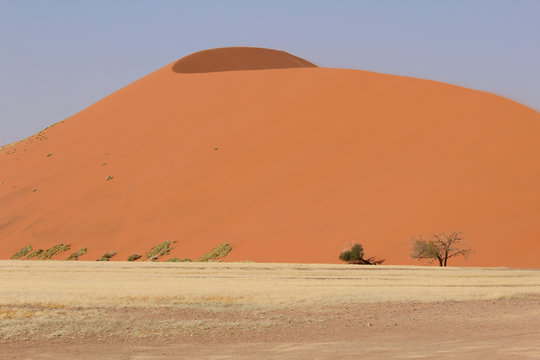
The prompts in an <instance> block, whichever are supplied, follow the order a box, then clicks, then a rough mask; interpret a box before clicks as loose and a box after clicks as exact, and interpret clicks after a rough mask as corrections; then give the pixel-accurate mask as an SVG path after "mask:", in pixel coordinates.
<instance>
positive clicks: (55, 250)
mask: <svg viewBox="0 0 540 360" xmlns="http://www.w3.org/2000/svg"><path fill="white" fill-rule="evenodd" d="M70 247H71V245H70V244H66V245H64V244H57V245H54V246H53V247H52V248H49V249H47V250H45V251H43V252H41V253H40V254H39V255H38V256H36V258H37V259H40V260H49V259H50V258H52V257H53V256H55V255H58V254H60V253H63V252H65V251H68V250H69V248H70Z"/></svg>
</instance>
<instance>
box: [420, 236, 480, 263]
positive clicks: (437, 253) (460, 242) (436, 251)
mask: <svg viewBox="0 0 540 360" xmlns="http://www.w3.org/2000/svg"><path fill="white" fill-rule="evenodd" d="M465 242H466V240H465V238H464V237H463V235H462V234H461V232H459V231H455V232H453V233H451V234H445V233H441V234H434V235H433V236H432V238H431V239H429V240H426V239H424V238H423V237H419V238H413V242H412V245H411V253H410V257H411V258H413V259H428V260H429V261H430V262H431V261H433V260H435V259H437V260H438V261H439V266H446V265H447V263H448V259H450V258H452V257H455V256H463V257H465V258H467V257H468V256H469V255H470V254H471V253H472V249H470V248H468V247H466V246H465Z"/></svg>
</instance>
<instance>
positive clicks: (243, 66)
mask: <svg viewBox="0 0 540 360" xmlns="http://www.w3.org/2000/svg"><path fill="white" fill-rule="evenodd" d="M299 67H316V65H314V64H312V63H310V62H309V61H307V60H304V59H302V58H299V57H296V56H294V55H291V54H289V53H286V52H285V51H279V50H272V49H264V48H256V47H228V48H218V49H209V50H203V51H199V52H196V53H193V54H191V55H188V56H186V57H183V58H181V59H180V60H178V61H176V62H175V63H174V65H173V66H172V69H173V71H174V72H177V73H208V72H220V71H238V70H267V69H289V68H299Z"/></svg>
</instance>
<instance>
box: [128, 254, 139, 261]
mask: <svg viewBox="0 0 540 360" xmlns="http://www.w3.org/2000/svg"><path fill="white" fill-rule="evenodd" d="M141 257H142V256H141V255H139V254H131V255H129V256H128V258H127V261H136V260H139V259H140V258H141Z"/></svg>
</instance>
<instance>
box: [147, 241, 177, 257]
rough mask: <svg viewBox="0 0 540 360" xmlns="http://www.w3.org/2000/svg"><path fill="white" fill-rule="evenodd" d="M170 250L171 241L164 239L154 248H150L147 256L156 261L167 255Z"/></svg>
mask: <svg viewBox="0 0 540 360" xmlns="http://www.w3.org/2000/svg"><path fill="white" fill-rule="evenodd" d="M169 252H171V242H170V241H164V242H162V243H161V244H159V245H156V246H154V247H153V248H152V249H150V251H149V252H147V253H146V258H147V259H150V260H152V261H155V260H157V259H158V258H159V257H160V256H165V255H167V254H168V253H169Z"/></svg>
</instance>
